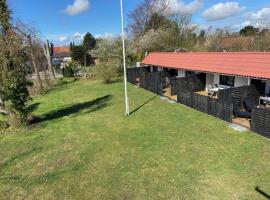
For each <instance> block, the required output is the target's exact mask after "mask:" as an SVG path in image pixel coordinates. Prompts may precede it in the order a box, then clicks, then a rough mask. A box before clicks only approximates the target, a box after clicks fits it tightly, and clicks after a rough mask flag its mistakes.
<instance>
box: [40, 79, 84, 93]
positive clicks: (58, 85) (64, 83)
mask: <svg viewBox="0 0 270 200" xmlns="http://www.w3.org/2000/svg"><path fill="white" fill-rule="evenodd" d="M78 80H79V78H61V79H59V80H58V81H57V83H56V84H55V86H53V87H52V88H50V89H48V90H45V91H43V94H48V93H50V92H52V91H55V90H57V89H63V88H64V87H65V86H68V85H70V84H72V83H74V82H77V81H78Z"/></svg>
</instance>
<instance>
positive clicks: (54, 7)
mask: <svg viewBox="0 0 270 200" xmlns="http://www.w3.org/2000/svg"><path fill="white" fill-rule="evenodd" d="M123 1H124V12H125V19H126V22H125V24H127V20H128V19H127V13H128V12H129V11H131V10H132V9H134V8H135V7H136V6H137V5H138V4H139V3H140V2H141V1H142V0H123ZM169 1H170V5H171V7H172V8H173V9H174V12H184V13H191V14H192V16H193V19H192V23H194V24H198V25H199V27H202V28H205V27H208V26H213V27H225V26H228V27H230V28H233V29H239V28H240V27H242V26H244V25H247V24H254V25H261V24H265V21H266V20H268V21H270V2H269V0H260V1H258V0H257V1H254V0H232V1H224V0H169ZM8 2H9V4H10V6H11V8H12V10H13V13H14V15H13V17H14V18H15V19H20V20H22V21H24V22H25V23H27V24H29V25H31V26H34V27H36V28H37V29H38V30H39V31H40V32H41V35H42V37H43V38H48V39H50V40H53V41H55V42H56V43H59V44H60V43H68V42H69V40H79V39H80V38H81V37H82V35H83V34H84V33H85V32H91V33H92V34H93V35H96V36H100V35H103V36H110V35H116V34H119V32H120V30H121V23H120V7H119V0H9V1H8Z"/></svg>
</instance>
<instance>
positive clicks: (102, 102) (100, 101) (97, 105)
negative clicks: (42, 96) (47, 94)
mask: <svg viewBox="0 0 270 200" xmlns="http://www.w3.org/2000/svg"><path fill="white" fill-rule="evenodd" d="M110 99H111V95H106V96H103V97H100V98H97V99H95V100H92V101H87V102H84V103H78V104H74V105H71V106H68V107H65V108H61V109H58V110H53V111H51V112H49V113H46V114H44V115H42V116H40V117H38V118H35V119H33V120H32V121H31V124H36V123H40V122H45V121H50V120H55V119H59V118H62V117H66V116H69V115H73V114H77V113H79V112H81V111H82V110H86V112H84V114H86V113H90V112H95V111H97V110H100V109H103V108H104V107H106V106H107V101H109V100H110Z"/></svg>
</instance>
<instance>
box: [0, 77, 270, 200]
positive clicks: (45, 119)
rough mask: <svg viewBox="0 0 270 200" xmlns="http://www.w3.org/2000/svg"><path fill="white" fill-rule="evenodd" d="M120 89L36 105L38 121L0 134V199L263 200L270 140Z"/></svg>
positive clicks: (61, 93) (58, 92)
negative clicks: (127, 111) (126, 95)
mask: <svg viewBox="0 0 270 200" xmlns="http://www.w3.org/2000/svg"><path fill="white" fill-rule="evenodd" d="M129 97H130V104H131V105H130V107H131V110H135V109H136V108H138V107H139V106H141V105H142V104H144V103H145V102H147V101H148V100H149V99H151V98H153V97H154V98H153V99H152V100H151V101H150V102H148V103H147V104H145V105H144V106H143V107H141V108H140V109H139V110H137V111H136V112H134V113H133V114H132V115H131V116H130V117H125V116H124V99H123V85H122V83H120V82H118V83H114V84H112V85H105V84H102V83H101V82H100V81H98V80H94V81H77V82H73V83H70V84H67V85H63V86H61V87H57V88H55V89H54V90H52V91H50V92H47V93H46V94H45V95H43V96H39V97H35V98H34V102H33V104H36V105H37V108H36V110H35V111H34V113H33V114H34V115H35V116H37V117H38V118H39V121H40V122H39V123H37V124H33V125H32V127H31V128H29V129H27V130H25V131H22V132H20V133H16V134H15V133H6V134H2V135H0V150H1V151H0V197H1V198H0V199H263V197H262V195H260V194H259V193H257V192H256V191H255V187H256V186H259V187H260V188H261V189H263V190H264V191H265V192H266V193H270V181H269V180H270V156H269V155H270V141H269V140H267V139H264V138H262V137H260V136H258V135H256V134H254V133H251V132H247V133H239V132H235V131H233V130H232V129H230V128H228V124H227V123H226V122H223V121H220V120H218V119H215V118H213V117H211V116H207V115H205V114H203V113H200V112H197V111H194V110H192V109H189V108H187V107H185V106H182V105H180V104H170V103H168V102H166V101H164V100H161V99H160V98H159V97H158V96H156V95H154V94H152V93H150V92H147V91H145V90H143V89H139V88H135V87H134V86H133V85H129Z"/></svg>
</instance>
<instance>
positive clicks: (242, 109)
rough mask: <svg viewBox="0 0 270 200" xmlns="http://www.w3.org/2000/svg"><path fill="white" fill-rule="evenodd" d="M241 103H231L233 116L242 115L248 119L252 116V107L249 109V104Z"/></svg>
mask: <svg viewBox="0 0 270 200" xmlns="http://www.w3.org/2000/svg"><path fill="white" fill-rule="evenodd" d="M243 104H244V106H243V105H239V104H238V103H234V105H233V114H234V116H235V117H241V118H242V117H244V118H245V119H250V118H251V117H252V112H251V110H252V108H251V110H250V109H249V106H250V105H249V104H248V106H247V105H245V103H243Z"/></svg>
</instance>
